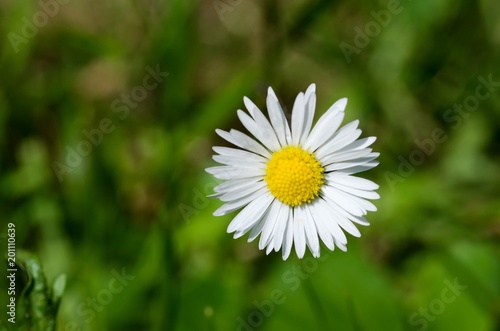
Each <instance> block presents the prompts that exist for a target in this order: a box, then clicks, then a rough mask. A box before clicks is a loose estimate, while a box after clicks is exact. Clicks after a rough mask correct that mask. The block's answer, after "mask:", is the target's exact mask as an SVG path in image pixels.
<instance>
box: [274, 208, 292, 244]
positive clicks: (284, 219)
mask: <svg viewBox="0 0 500 331" xmlns="http://www.w3.org/2000/svg"><path fill="white" fill-rule="evenodd" d="M276 200H278V199H276ZM280 203H281V202H280ZM281 204H282V208H281V212H280V214H279V215H278V223H276V228H275V231H274V238H273V246H274V250H275V251H276V252H277V251H278V250H279V248H280V247H281V245H282V244H283V240H284V236H285V230H286V224H287V223H288V222H289V219H290V212H291V208H290V207H289V206H288V205H285V204H283V203H281Z"/></svg>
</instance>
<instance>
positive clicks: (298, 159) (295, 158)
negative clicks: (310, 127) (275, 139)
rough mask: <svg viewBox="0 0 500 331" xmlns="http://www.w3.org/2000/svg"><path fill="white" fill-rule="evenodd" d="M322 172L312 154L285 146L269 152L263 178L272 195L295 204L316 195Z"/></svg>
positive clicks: (321, 179) (284, 201)
mask: <svg viewBox="0 0 500 331" xmlns="http://www.w3.org/2000/svg"><path fill="white" fill-rule="evenodd" d="M323 172H324V169H323V167H322V166H321V163H319V162H318V160H316V158H315V157H314V154H311V153H309V152H306V151H304V150H303V149H302V148H300V147H296V146H288V147H285V148H283V149H282V150H280V151H278V152H275V153H273V154H272V157H271V159H270V160H269V162H268V163H267V168H266V176H265V178H264V179H265V181H266V183H267V186H268V187H269V190H270V191H271V193H272V194H273V195H274V196H275V197H276V198H278V199H279V200H280V201H281V202H283V203H285V204H287V205H289V206H292V207H295V206H299V205H301V204H303V203H305V202H307V203H309V202H311V201H313V200H314V199H315V198H316V197H317V196H318V194H319V190H320V189H321V186H322V185H323V183H324V181H325V180H324V176H323Z"/></svg>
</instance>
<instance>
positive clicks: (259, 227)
mask: <svg viewBox="0 0 500 331" xmlns="http://www.w3.org/2000/svg"><path fill="white" fill-rule="evenodd" d="M268 210H269V209H268ZM265 224H266V219H265V218H264V217H263V218H261V219H260V221H259V222H258V223H257V224H255V226H254V227H253V228H252V231H250V234H249V235H248V240H247V241H248V242H251V241H253V240H254V239H255V238H257V237H258V236H259V234H260V233H261V232H262V228H263V227H264V225H265Z"/></svg>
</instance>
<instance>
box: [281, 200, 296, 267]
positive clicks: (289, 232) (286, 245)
mask: <svg viewBox="0 0 500 331" xmlns="http://www.w3.org/2000/svg"><path fill="white" fill-rule="evenodd" d="M290 209H291V208H290ZM288 217H289V218H288V221H287V222H286V229H285V235H284V237H283V246H282V248H281V252H282V258H283V260H286V259H288V257H289V256H290V252H291V251H292V244H293V228H294V225H293V223H294V220H293V210H290V211H289V215H288Z"/></svg>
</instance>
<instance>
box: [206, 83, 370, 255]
mask: <svg viewBox="0 0 500 331" xmlns="http://www.w3.org/2000/svg"><path fill="white" fill-rule="evenodd" d="M315 92H316V85H315V84H311V85H310V86H309V88H308V89H307V91H306V92H305V94H304V93H302V92H301V93H299V95H298V96H297V98H296V99H295V103H294V105H293V110H292V120H291V128H290V126H289V124H288V122H287V120H286V117H285V114H284V112H283V110H282V109H281V106H280V104H279V102H278V98H277V97H276V95H275V93H274V91H273V90H272V88H269V91H268V95H267V111H268V114H269V119H270V121H268V120H267V118H266V117H265V116H264V115H263V114H262V112H261V111H260V110H259V108H258V107H257V106H256V105H255V104H254V103H253V102H252V101H250V99H248V98H247V97H245V98H244V99H243V101H244V103H245V107H246V108H247V110H248V112H249V114H250V115H248V114H247V113H245V112H244V111H242V110H238V117H239V118H240V120H241V122H242V123H243V125H244V126H245V128H246V129H247V130H248V131H250V133H251V134H252V135H253V136H254V137H255V139H254V138H251V137H249V136H248V135H246V134H244V133H242V132H240V131H237V130H230V131H229V132H226V131H223V130H220V129H217V130H216V132H217V134H218V135H219V136H221V137H222V138H224V139H225V140H227V141H228V142H230V143H231V144H233V145H235V146H237V147H239V148H228V147H214V148H213V149H214V151H215V152H216V153H217V154H218V155H214V156H213V159H214V160H215V161H216V162H218V163H221V164H223V166H217V167H212V168H208V169H206V171H207V172H208V173H211V174H213V175H214V176H215V177H216V178H218V179H222V180H225V181H226V182H223V183H222V184H220V185H218V186H216V187H215V188H214V191H215V194H214V195H212V197H217V198H219V199H220V200H221V201H223V202H225V204H224V205H223V206H222V207H220V208H219V209H217V210H216V211H215V212H214V215H215V216H221V215H225V214H228V213H231V212H233V211H236V210H238V209H241V208H243V209H242V210H241V211H240V212H239V213H238V215H236V216H235V217H234V219H233V220H232V222H231V223H230V224H229V226H228V228H227V231H228V232H229V233H232V232H234V238H239V237H241V236H243V235H244V234H245V233H247V232H249V231H250V235H249V238H248V241H249V242H250V241H252V240H254V239H255V238H257V236H259V234H260V241H259V248H260V249H264V248H266V253H267V254H269V253H270V252H271V251H272V250H275V251H278V250H279V249H280V248H281V249H282V255H283V259H284V260H286V259H287V258H288V256H289V255H290V252H291V249H292V244H294V245H295V251H296V253H297V256H298V257H299V258H302V257H303V256H304V253H305V249H306V245H307V247H309V250H310V251H311V252H312V255H313V256H314V257H319V256H320V243H319V239H321V241H322V242H323V243H324V244H325V246H326V247H328V248H329V249H330V250H333V249H334V248H335V246H337V247H339V248H340V249H341V250H343V251H346V244H347V238H346V236H345V234H344V231H345V232H347V233H349V234H351V235H353V236H355V237H359V236H360V235H361V234H360V232H359V231H358V229H357V228H356V226H355V225H354V223H357V224H360V225H369V223H368V221H367V220H366V219H365V217H364V216H365V215H366V213H367V211H376V210H377V208H376V207H375V206H374V205H373V204H372V203H371V202H369V201H367V200H366V199H378V198H379V195H378V194H377V193H376V192H374V190H376V189H377V188H378V185H377V184H375V183H373V182H371V181H369V180H366V179H363V178H359V177H356V176H353V174H355V173H358V172H362V171H365V170H368V169H371V168H373V167H375V166H377V165H378V162H377V161H376V160H375V159H376V158H377V157H378V156H379V153H373V152H372V149H371V148H368V146H370V145H371V144H372V143H373V142H374V141H375V139H376V138H375V137H368V138H363V139H358V138H359V136H360V135H361V130H360V129H358V128H357V127H358V123H359V121H357V120H356V121H354V122H351V123H349V124H347V125H345V126H344V127H342V128H341V129H340V130H338V128H339V127H340V124H341V122H342V120H343V118H344V109H345V106H346V104H347V99H346V98H343V99H340V100H339V101H337V102H336V103H334V104H333V105H332V106H331V107H330V109H328V111H327V112H326V113H325V114H324V115H323V116H321V118H320V119H319V120H318V122H317V123H316V125H315V126H314V128H312V122H313V117H314V111H315V107H316V93H315Z"/></svg>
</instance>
